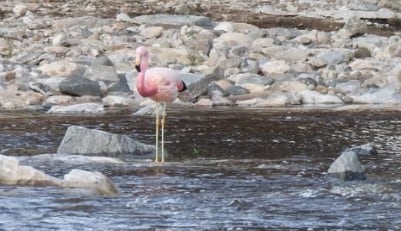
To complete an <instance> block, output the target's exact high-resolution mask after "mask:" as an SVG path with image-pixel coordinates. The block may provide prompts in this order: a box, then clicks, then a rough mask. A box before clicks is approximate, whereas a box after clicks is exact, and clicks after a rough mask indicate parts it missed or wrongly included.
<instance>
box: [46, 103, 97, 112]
mask: <svg viewBox="0 0 401 231" xmlns="http://www.w3.org/2000/svg"><path fill="white" fill-rule="evenodd" d="M47 113H60V114H69V113H72V114H76V113H81V114H103V113H105V110H104V107H103V105H102V104H98V103H79V104H73V105H68V106H61V105H55V106H52V107H51V108H50V109H49V110H48V111H47Z"/></svg>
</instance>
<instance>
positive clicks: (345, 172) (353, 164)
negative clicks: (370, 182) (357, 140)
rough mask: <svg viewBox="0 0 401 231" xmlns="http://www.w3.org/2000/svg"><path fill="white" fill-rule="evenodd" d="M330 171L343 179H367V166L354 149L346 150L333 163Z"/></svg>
mask: <svg viewBox="0 0 401 231" xmlns="http://www.w3.org/2000/svg"><path fill="white" fill-rule="evenodd" d="M328 173H329V174H330V175H332V176H335V177H337V178H340V179H342V180H346V181H348V180H365V179H366V176H365V168H364V167H363V166H362V165H361V163H360V162H359V159H358V155H357V154H356V153H355V152H354V151H344V152H343V153H342V154H341V155H340V156H339V157H338V158H337V159H336V160H335V161H334V162H333V163H332V164H331V165H330V168H329V170H328Z"/></svg>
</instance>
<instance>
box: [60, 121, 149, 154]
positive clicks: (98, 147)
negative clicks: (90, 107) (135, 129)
mask: <svg viewBox="0 0 401 231" xmlns="http://www.w3.org/2000/svg"><path fill="white" fill-rule="evenodd" d="M154 151H155V148H154V146H151V145H145V144H142V143H139V142H137V141H135V140H133V139H131V138H130V137H128V136H125V135H120V134H112V133H108V132H105V131H100V130H96V129H88V128H85V127H80V126H70V127H68V129H67V132H66V134H65V135H64V138H63V140H62V141H61V144H60V146H59V147H58V149H57V153H58V154H83V155H104V154H106V155H108V156H110V155H125V157H127V156H129V157H130V158H133V157H137V158H138V157H145V158H148V157H149V156H152V155H153V154H154Z"/></svg>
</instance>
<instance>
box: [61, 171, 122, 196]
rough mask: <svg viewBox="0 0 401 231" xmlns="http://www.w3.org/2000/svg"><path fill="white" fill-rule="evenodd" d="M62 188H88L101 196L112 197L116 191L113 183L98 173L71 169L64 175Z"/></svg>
mask: <svg viewBox="0 0 401 231" xmlns="http://www.w3.org/2000/svg"><path fill="white" fill-rule="evenodd" d="M63 186H64V187H72V188H89V189H91V190H95V191H96V192H97V193H98V194H100V195H102V196H114V195H116V194H117V189H116V187H115V186H114V184H113V182H112V181H111V180H110V179H109V178H107V177H106V176H105V175H103V174H102V173H100V172H89V171H85V170H80V169H73V170H71V171H70V172H69V173H68V174H66V175H64V181H63Z"/></svg>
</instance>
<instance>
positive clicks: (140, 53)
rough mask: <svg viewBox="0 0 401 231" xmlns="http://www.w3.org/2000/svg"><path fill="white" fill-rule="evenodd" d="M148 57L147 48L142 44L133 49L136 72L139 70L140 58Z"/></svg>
mask: <svg viewBox="0 0 401 231" xmlns="http://www.w3.org/2000/svg"><path fill="white" fill-rule="evenodd" d="M147 58H148V50H147V49H146V47H144V46H140V47H138V48H136V50H135V69H136V70H137V71H138V72H141V63H142V60H146V59H147Z"/></svg>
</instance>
